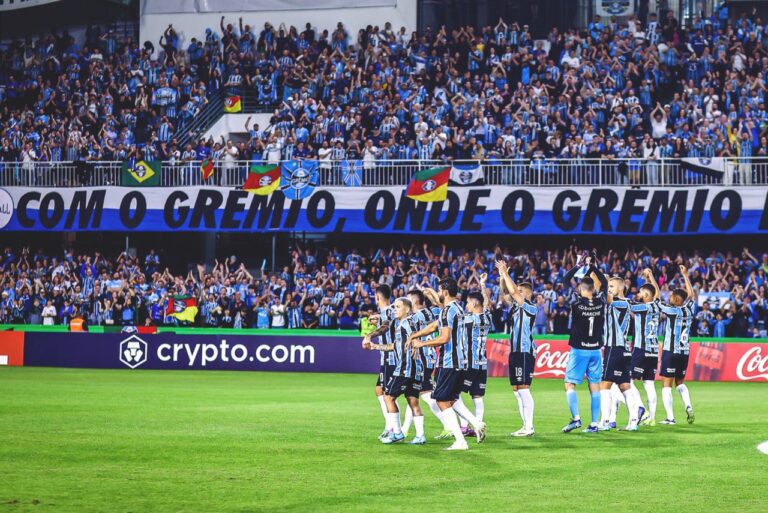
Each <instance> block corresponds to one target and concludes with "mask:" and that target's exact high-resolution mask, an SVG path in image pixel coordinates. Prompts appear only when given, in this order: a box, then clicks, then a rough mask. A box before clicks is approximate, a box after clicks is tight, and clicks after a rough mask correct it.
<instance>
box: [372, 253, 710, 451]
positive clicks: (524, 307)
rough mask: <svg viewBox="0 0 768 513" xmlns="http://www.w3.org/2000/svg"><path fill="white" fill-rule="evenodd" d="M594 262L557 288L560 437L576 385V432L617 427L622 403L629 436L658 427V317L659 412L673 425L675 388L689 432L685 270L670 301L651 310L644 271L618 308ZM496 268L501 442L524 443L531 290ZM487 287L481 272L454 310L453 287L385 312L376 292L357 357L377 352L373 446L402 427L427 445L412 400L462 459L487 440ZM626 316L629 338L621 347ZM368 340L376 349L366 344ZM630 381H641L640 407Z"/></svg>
mask: <svg viewBox="0 0 768 513" xmlns="http://www.w3.org/2000/svg"><path fill="white" fill-rule="evenodd" d="M595 262H597V257H596V255H595V254H594V253H592V254H586V253H585V254H584V255H582V256H580V257H579V259H578V261H577V263H576V265H575V266H574V267H573V268H572V269H571V270H570V271H569V272H568V273H567V274H566V276H565V277H564V278H563V280H564V282H565V283H566V284H567V285H569V286H570V285H571V284H572V283H573V280H579V283H578V285H577V286H576V287H572V288H571V292H570V298H569V303H570V307H571V329H570V336H569V340H568V345H569V346H570V354H569V358H568V365H567V368H566V373H565V395H566V400H567V403H568V408H569V410H570V414H571V419H570V421H569V423H568V424H567V425H566V426H565V427H564V428H563V429H562V431H563V433H568V432H571V431H573V430H575V429H578V428H580V427H582V420H581V417H580V414H579V404H578V399H577V395H576V387H577V386H578V385H580V384H581V383H582V382H583V381H584V377H585V376H586V378H587V382H588V384H589V391H590V398H591V419H590V423H589V424H588V425H587V426H586V428H585V429H584V430H583V431H584V432H585V433H596V432H599V431H607V430H611V429H615V428H616V412H617V410H618V408H619V406H620V405H621V404H622V403H623V404H626V407H627V411H628V413H629V422H628V424H627V426H626V427H625V428H624V430H627V431H636V430H637V429H638V426H639V425H644V426H655V425H656V420H655V419H656V405H657V396H656V388H655V379H656V372H657V367H658V365H659V341H658V338H657V330H658V326H659V320H660V316H661V314H662V313H663V314H664V315H665V316H666V318H667V323H666V331H665V337H664V344H663V347H662V352H661V367H660V374H661V376H662V379H663V386H662V402H663V404H664V409H665V411H666V418H665V419H664V421H662V424H675V418H674V413H673V394H672V387H673V386H676V387H677V390H678V392H679V393H680V396H681V398H682V400H683V403H684V404H685V411H686V415H687V420H688V422H689V423H693V421H694V413H693V407H692V405H691V399H690V393H689V391H688V387H687V386H686V385H685V373H686V369H687V367H688V353H689V349H688V336H689V331H690V327H691V323H692V320H693V313H694V305H695V304H696V303H695V298H694V291H693V288H692V287H691V283H690V281H689V279H688V272H687V269H686V268H685V267H684V266H680V272H681V274H682V276H683V279H684V282H685V286H684V288H677V289H674V290H673V291H672V293H671V295H670V297H669V302H668V303H664V302H662V301H660V299H659V287H658V285H657V283H656V281H655V279H654V276H653V272H652V271H651V270H650V269H645V270H644V271H643V272H642V274H641V276H642V278H643V281H644V284H643V285H642V286H641V287H640V290H639V292H638V294H637V295H636V297H635V299H636V301H629V300H627V299H626V298H625V285H624V280H623V279H621V278H610V279H608V278H606V277H605V275H604V274H603V273H602V272H601V271H600V269H599V268H598V267H597V266H596V265H595ZM495 266H496V269H497V270H498V272H499V277H500V284H499V285H500V288H501V294H500V297H501V298H502V301H504V302H505V303H506V304H508V305H509V306H510V307H511V309H512V316H513V323H512V329H511V334H510V353H509V381H510V384H511V385H512V389H513V391H514V394H515V398H516V399H517V401H518V407H519V412H520V417H521V419H522V427H521V428H520V429H519V430H517V431H515V432H514V433H511V436H515V437H528V436H533V435H534V427H533V413H534V400H533V396H532V395H531V390H530V388H531V383H532V380H533V374H534V366H535V354H536V344H535V342H534V340H533V336H532V333H533V326H534V322H535V318H536V306H535V304H534V303H533V300H532V299H533V290H532V289H531V286H530V284H528V283H520V284H519V285H518V284H516V283H515V282H514V281H513V280H512V279H511V277H510V275H509V271H508V267H507V264H506V263H505V262H504V261H501V260H500V261H497V262H496V264H495ZM486 279H487V276H486V275H485V274H483V275H482V276H481V280H480V291H474V292H470V293H469V294H468V295H467V298H466V306H465V307H464V308H463V307H462V306H461V303H460V302H459V300H458V292H459V291H458V285H457V283H456V280H455V279H453V278H451V277H446V278H443V279H442V280H441V281H440V284H439V288H438V290H437V291H435V290H432V289H414V290H411V291H410V292H408V294H407V295H406V296H405V297H402V298H398V299H396V300H395V301H394V302H391V289H390V288H389V287H388V286H386V285H381V286H379V288H378V289H377V291H376V304H377V307H378V310H379V313H378V314H377V315H374V316H372V317H371V321H372V322H374V323H375V324H376V325H377V328H376V329H375V331H373V332H372V333H369V334H367V335H366V336H365V337H364V338H363V343H362V345H363V348H364V349H368V350H378V351H380V352H381V361H380V364H381V369H380V372H379V376H378V381H377V383H376V395H377V397H378V399H379V402H380V404H381V409H382V413H383V414H384V418H385V428H384V432H383V433H382V434H381V435H380V436H379V441H381V442H382V443H383V444H394V443H398V442H403V441H404V440H405V437H406V434H407V433H408V431H409V429H410V427H411V425H413V426H414V427H415V431H416V434H415V436H414V438H413V439H412V440H411V441H409V442H408V443H409V444H413V445H421V444H424V443H426V437H425V435H424V413H423V411H422V409H421V401H424V403H425V404H427V405H428V406H429V409H430V410H431V411H432V412H433V414H434V415H435V416H436V417H437V418H438V419H439V420H440V422H441V423H442V425H443V432H442V433H441V434H440V435H439V436H438V438H443V439H448V438H453V439H454V442H453V444H452V445H451V446H450V447H447V448H446V450H451V451H453V450H466V449H468V444H467V441H466V436H475V437H476V438H477V442H478V443H482V442H483V441H484V440H485V436H486V425H485V423H484V422H483V416H484V411H485V406H484V402H483V398H484V396H485V387H486V381H487V359H486V342H487V339H488V332H489V331H490V329H491V326H492V319H491V314H490V311H489V308H490V304H491V303H490V298H489V291H488V289H487V288H486V286H485V284H486ZM428 305H429V306H428ZM632 318H633V319H634V333H633V336H632V341H631V343H630V340H629V331H630V319H632ZM374 339H378V342H377V343H374V342H373V340H374ZM433 374H434V375H433ZM634 381H638V382H642V385H643V388H644V389H645V392H646V399H647V407H646V404H644V403H643V400H642V397H641V395H640V392H639V390H638V389H637V387H636V386H635V384H634ZM462 393H468V394H469V395H470V396H471V397H472V400H473V403H474V412H472V411H470V409H469V408H468V407H467V406H466V405H465V404H464V402H463V401H462V399H461V394H462ZM401 395H404V396H405V397H406V400H407V403H408V407H407V409H406V412H405V419H404V422H402V423H401V421H400V411H399V408H398V405H397V398H398V397H399V396H401Z"/></svg>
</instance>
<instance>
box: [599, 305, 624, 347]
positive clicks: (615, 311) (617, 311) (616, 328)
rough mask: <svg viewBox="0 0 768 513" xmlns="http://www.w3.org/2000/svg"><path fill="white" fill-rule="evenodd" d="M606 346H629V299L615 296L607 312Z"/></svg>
mask: <svg viewBox="0 0 768 513" xmlns="http://www.w3.org/2000/svg"><path fill="white" fill-rule="evenodd" d="M604 333H605V346H606V347H624V348H628V347H629V344H628V343H627V335H628V334H629V301H627V300H626V299H622V298H615V299H614V300H613V301H611V304H609V305H608V307H607V308H606V312H605V327H604Z"/></svg>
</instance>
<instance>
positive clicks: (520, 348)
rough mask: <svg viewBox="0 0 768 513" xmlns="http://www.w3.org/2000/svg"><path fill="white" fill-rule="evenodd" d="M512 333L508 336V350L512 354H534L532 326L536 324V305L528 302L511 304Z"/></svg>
mask: <svg viewBox="0 0 768 513" xmlns="http://www.w3.org/2000/svg"><path fill="white" fill-rule="evenodd" d="M510 314H511V315H512V333H510V335H509V349H510V351H511V352H513V353H532V354H535V353H536V343H535V342H534V341H533V325H534V323H535V322H536V305H534V304H533V303H532V302H530V301H524V302H523V304H522V305H521V304H519V303H517V302H513V303H512V307H511V311H510Z"/></svg>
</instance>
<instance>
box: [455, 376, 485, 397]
mask: <svg viewBox="0 0 768 513" xmlns="http://www.w3.org/2000/svg"><path fill="white" fill-rule="evenodd" d="M487 382H488V370H487V369H468V370H466V371H464V381H463V382H462V386H461V391H462V392H467V393H468V394H469V395H471V396H472V397H483V396H484V395H485V384H486V383H487Z"/></svg>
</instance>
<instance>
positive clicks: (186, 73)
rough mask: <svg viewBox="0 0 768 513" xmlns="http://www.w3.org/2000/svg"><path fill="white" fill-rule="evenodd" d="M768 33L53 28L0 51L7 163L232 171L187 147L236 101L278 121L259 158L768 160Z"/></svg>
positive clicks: (251, 139)
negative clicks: (117, 163)
mask: <svg viewBox="0 0 768 513" xmlns="http://www.w3.org/2000/svg"><path fill="white" fill-rule="evenodd" d="M765 35H766V27H765V26H764V24H763V22H762V20H761V19H760V18H756V17H750V16H747V15H742V16H741V17H740V18H739V19H736V20H732V21H730V20H728V19H727V15H726V18H725V19H723V18H722V17H721V16H720V12H719V11H716V12H715V13H714V14H713V15H712V16H711V17H710V18H707V19H701V18H696V19H695V20H694V21H693V23H692V24H691V26H690V27H686V28H682V27H681V26H680V24H679V23H678V21H677V20H676V19H675V18H674V16H673V14H672V12H671V11H670V12H669V14H668V16H667V17H665V19H663V20H656V18H655V15H651V16H650V18H649V20H648V22H647V23H646V25H645V26H642V25H641V24H640V21H639V20H638V19H637V18H636V17H635V16H631V17H629V19H628V20H627V21H626V22H615V21H613V20H601V19H599V17H596V18H595V19H594V21H593V22H591V23H590V24H589V26H588V28H587V29H586V30H583V31H579V30H577V29H570V30H565V31H559V30H558V29H556V28H555V29H552V30H551V31H550V32H549V34H547V35H546V37H545V38H544V39H534V36H533V35H532V34H531V33H530V32H529V30H528V28H527V26H523V27H520V26H519V24H517V23H515V22H514V21H510V20H502V19H499V20H498V22H497V23H496V24H495V26H485V27H461V28H458V29H455V30H445V29H439V30H431V31H429V30H428V31H425V32H423V33H407V32H406V31H405V29H404V28H402V29H397V28H395V27H392V26H390V24H388V23H384V24H383V25H382V26H380V27H379V26H368V27H343V26H339V27H338V28H337V29H336V30H334V31H332V32H329V31H322V32H320V31H315V30H313V29H312V28H311V26H308V27H307V28H306V29H304V30H300V29H297V28H295V27H285V26H280V27H274V26H272V25H271V24H269V23H265V24H264V26H263V27H262V28H257V27H255V26H253V25H248V24H247V22H246V23H244V22H243V21H242V20H241V21H240V23H239V24H238V25H235V24H232V23H228V22H227V21H225V20H222V23H221V26H220V27H216V28H214V29H209V30H207V31H206V33H205V34H200V35H199V37H198V38H192V39H191V41H190V42H189V44H188V45H187V47H186V48H181V47H180V43H179V38H178V35H177V34H176V32H175V31H174V29H173V27H172V26H169V27H168V28H167V30H166V31H165V33H164V34H163V35H162V37H161V38H160V39H159V41H157V42H154V41H146V42H144V43H143V45H141V46H139V45H138V44H137V43H135V42H132V41H130V40H128V41H120V40H118V39H117V37H116V35H115V34H114V32H110V31H106V32H104V33H101V32H100V31H98V30H97V29H95V28H91V29H89V31H88V32H87V34H86V36H85V40H84V41H75V40H74V38H73V37H71V36H69V35H68V34H67V33H66V32H65V33H63V34H56V33H51V34H49V35H47V36H45V37H43V38H40V39H37V40H32V39H27V40H25V41H17V42H15V43H13V44H12V45H11V46H10V48H8V49H7V50H4V51H2V52H1V53H0V105H3V107H4V108H3V111H2V115H0V161H2V162H4V163H6V164H5V166H7V165H8V164H7V163H8V162H13V161H19V162H23V163H27V164H29V163H32V162H58V161H78V160H87V161H110V160H124V159H126V158H129V157H132V156H133V157H137V158H143V159H144V160H148V159H153V160H164V161H170V162H182V161H191V160H204V159H206V158H209V157H213V158H214V159H216V160H221V159H227V158H231V157H230V156H227V154H228V152H227V151H225V148H226V142H221V141H213V140H199V141H190V142H188V143H187V144H186V145H184V146H181V145H180V144H179V141H180V140H181V139H182V138H183V137H186V136H188V135H189V134H186V133H185V130H186V129H187V128H188V127H189V126H190V123H191V122H192V120H193V119H194V117H195V116H196V114H198V113H199V112H200V111H201V110H204V109H205V108H206V102H207V101H208V100H207V99H208V98H211V97H212V96H214V95H217V94H219V93H220V92H221V93H222V94H224V93H226V94H238V95H243V97H248V96H254V97H256V98H258V103H259V104H261V105H262V106H263V107H265V108H269V109H271V110H273V112H274V115H273V116H272V118H271V121H270V125H269V126H268V127H259V126H250V127H248V129H249V136H248V140H247V141H242V142H239V143H237V144H235V147H236V148H237V150H238V151H237V157H238V158H239V159H242V160H252V159H257V160H259V159H264V160H274V159H280V160H290V159H303V158H314V157H316V158H319V159H321V160H322V159H333V160H344V159H361V160H363V161H380V160H395V159H422V160H424V159H438V160H450V159H478V160H493V159H515V158H525V159H528V158H531V157H534V158H535V157H547V158H570V159H574V158H597V157H602V158H606V159H613V158H619V159H620V158H630V159H633V158H634V159H645V160H647V159H659V158H664V157H712V156H739V157H750V156H757V155H761V156H763V155H768V137H766V133H765V126H766V119H768V113H767V112H766V106H765V90H766V85H765V76H766V72H768V53H766V50H765V48H764V38H765ZM229 153H230V154H231V153H232V152H229Z"/></svg>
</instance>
